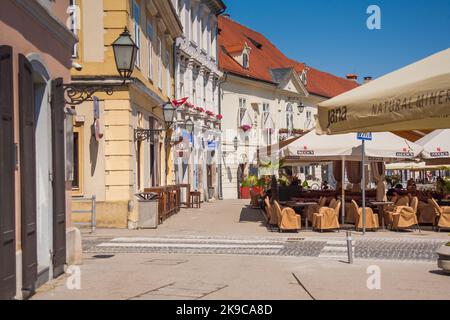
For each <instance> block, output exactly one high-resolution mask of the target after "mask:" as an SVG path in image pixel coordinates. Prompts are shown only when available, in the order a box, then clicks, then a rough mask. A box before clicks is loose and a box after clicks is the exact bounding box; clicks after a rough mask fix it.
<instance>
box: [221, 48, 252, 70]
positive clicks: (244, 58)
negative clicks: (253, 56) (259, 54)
mask: <svg viewBox="0 0 450 320" xmlns="http://www.w3.org/2000/svg"><path fill="white" fill-rule="evenodd" d="M226 50H227V52H228V54H229V55H230V56H231V57H232V58H233V59H234V60H235V61H236V62H237V63H239V65H240V66H241V67H242V68H244V69H249V68H250V53H251V51H252V48H251V47H250V46H249V45H248V44H247V42H245V43H244V46H242V45H234V46H229V47H228V48H226Z"/></svg>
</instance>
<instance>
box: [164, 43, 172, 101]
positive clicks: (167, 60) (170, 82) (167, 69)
mask: <svg viewBox="0 0 450 320" xmlns="http://www.w3.org/2000/svg"><path fill="white" fill-rule="evenodd" d="M165 60H166V61H165V62H166V63H165V64H166V78H167V79H166V82H167V96H168V97H170V96H171V94H172V79H171V77H170V52H169V47H168V46H167V45H166V56H165Z"/></svg>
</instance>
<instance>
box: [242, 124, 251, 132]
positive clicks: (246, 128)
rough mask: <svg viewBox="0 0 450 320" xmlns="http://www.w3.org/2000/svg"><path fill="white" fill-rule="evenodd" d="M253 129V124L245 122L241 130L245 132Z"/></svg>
mask: <svg viewBox="0 0 450 320" xmlns="http://www.w3.org/2000/svg"><path fill="white" fill-rule="evenodd" d="M251 129H252V126H251V125H249V124H243V125H242V126H241V130H242V131H244V132H247V131H250V130H251Z"/></svg>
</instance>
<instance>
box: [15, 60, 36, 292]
mask: <svg viewBox="0 0 450 320" xmlns="http://www.w3.org/2000/svg"><path fill="white" fill-rule="evenodd" d="M19 118H20V119H19V121H20V180H21V183H20V192H21V195H22V197H21V218H22V222H21V230H22V237H21V239H22V273H23V274H22V289H23V290H25V291H28V292H29V293H32V292H33V291H34V289H35V288H34V286H35V282H36V279H37V240H36V236H37V235H36V144H35V129H36V124H35V106H34V90H33V69H32V66H31V64H30V62H29V61H28V59H27V58H26V57H25V56H23V55H19Z"/></svg>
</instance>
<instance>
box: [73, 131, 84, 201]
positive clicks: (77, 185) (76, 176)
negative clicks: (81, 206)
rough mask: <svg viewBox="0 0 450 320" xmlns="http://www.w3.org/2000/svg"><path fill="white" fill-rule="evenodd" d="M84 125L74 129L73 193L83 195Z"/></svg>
mask: <svg viewBox="0 0 450 320" xmlns="http://www.w3.org/2000/svg"><path fill="white" fill-rule="evenodd" d="M83 128H84V127H83V125H74V127H73V146H72V147H73V180H72V193H73V195H75V196H82V195H83Z"/></svg>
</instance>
